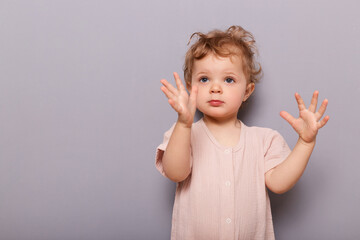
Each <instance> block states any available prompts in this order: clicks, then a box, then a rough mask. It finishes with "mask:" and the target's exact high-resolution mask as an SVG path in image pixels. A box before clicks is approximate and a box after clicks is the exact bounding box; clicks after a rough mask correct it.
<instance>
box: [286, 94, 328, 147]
mask: <svg viewBox="0 0 360 240" xmlns="http://www.w3.org/2000/svg"><path fill="white" fill-rule="evenodd" d="M318 96H319V92H318V91H315V92H314V94H313V97H312V99H311V103H310V106H309V108H308V109H306V107H305V103H304V101H303V99H302V98H301V97H300V95H299V94H298V93H295V98H296V101H297V103H298V107H299V118H294V117H293V116H292V115H291V114H290V113H288V112H286V111H281V112H280V116H281V117H282V118H284V119H285V120H286V121H287V122H288V123H289V124H290V125H291V126H292V127H293V128H294V130H295V131H296V132H297V133H298V134H299V137H300V138H301V139H302V140H303V141H304V142H306V143H311V142H314V141H315V139H316V135H317V133H318V130H319V129H320V128H322V127H323V126H325V124H326V123H327V121H328V120H329V116H325V117H324V118H323V119H322V120H320V119H321V118H322V116H323V115H324V113H325V110H326V107H327V104H328V100H327V99H325V100H324V101H323V102H322V104H321V106H320V108H319V110H318V111H317V112H315V111H316V106H317V102H318Z"/></svg>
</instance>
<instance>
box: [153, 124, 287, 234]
mask: <svg viewBox="0 0 360 240" xmlns="http://www.w3.org/2000/svg"><path fill="white" fill-rule="evenodd" d="M173 128H174V126H172V128H171V129H170V130H168V131H167V132H166V133H165V134H164V140H163V143H162V144H160V145H159V146H158V148H157V151H156V167H157V169H158V170H159V171H160V172H161V174H162V175H164V176H165V177H166V175H165V174H164V171H163V167H162V156H163V153H164V151H165V150H166V146H167V143H168V141H169V138H170V136H171V133H172V131H173ZM289 153H290V149H289V147H288V145H287V144H286V142H285V140H284V139H283V137H282V136H281V135H280V134H279V133H278V132H276V131H274V130H271V129H268V128H259V127H247V126H246V125H244V124H243V123H241V133H240V139H239V142H238V144H237V145H236V146H234V147H233V148H227V147H224V146H222V145H220V144H219V143H218V142H217V140H216V139H215V138H214V136H213V135H212V134H211V132H210V130H209V129H208V128H207V127H206V124H205V123H204V121H203V119H200V120H199V121H198V122H196V123H194V124H193V126H192V129H191V159H190V162H191V169H192V170H191V173H190V175H189V177H188V178H187V179H185V180H184V181H182V182H180V183H178V184H177V187H176V193H175V202H174V208H173V215H172V229H171V239H172V240H192V239H193V240H212V239H214V240H219V239H223V240H232V239H241V240H247V239H249V240H254V239H274V238H275V237H274V230H273V223H272V216H271V209H270V201H269V196H268V193H267V189H266V186H265V173H266V172H267V171H268V170H270V169H271V168H273V167H275V166H276V165H278V164H279V163H281V162H282V161H283V160H284V159H285V158H286V157H287V156H288V155H289Z"/></svg>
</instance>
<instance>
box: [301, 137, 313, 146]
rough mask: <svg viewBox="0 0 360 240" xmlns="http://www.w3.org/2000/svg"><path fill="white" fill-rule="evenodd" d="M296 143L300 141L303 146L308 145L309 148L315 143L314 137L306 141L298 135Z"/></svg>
mask: <svg viewBox="0 0 360 240" xmlns="http://www.w3.org/2000/svg"><path fill="white" fill-rule="evenodd" d="M298 143H300V144H301V145H303V146H306V147H309V148H314V146H315V143H316V138H314V140H312V141H311V142H306V141H304V140H303V139H302V138H301V137H299V139H298Z"/></svg>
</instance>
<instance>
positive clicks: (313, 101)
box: [309, 91, 319, 113]
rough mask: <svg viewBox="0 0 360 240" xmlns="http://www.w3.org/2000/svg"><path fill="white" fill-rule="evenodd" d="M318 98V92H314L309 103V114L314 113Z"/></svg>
mask: <svg viewBox="0 0 360 240" xmlns="http://www.w3.org/2000/svg"><path fill="white" fill-rule="evenodd" d="M318 97H319V91H315V92H314V94H313V96H312V98H311V103H310V106H309V111H310V112H313V113H314V112H315V111H316V107H317V102H318Z"/></svg>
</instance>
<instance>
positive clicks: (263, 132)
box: [243, 124, 278, 138]
mask: <svg viewBox="0 0 360 240" xmlns="http://www.w3.org/2000/svg"><path fill="white" fill-rule="evenodd" d="M243 126H244V129H245V132H246V133H247V135H248V136H252V137H257V138H267V137H269V136H271V135H274V134H278V132H277V131H276V130H273V129H271V128H267V127H257V126H250V127H249V126H246V125H245V124H243Z"/></svg>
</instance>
